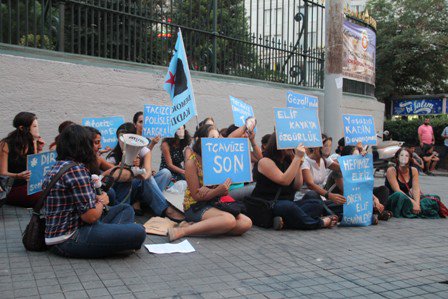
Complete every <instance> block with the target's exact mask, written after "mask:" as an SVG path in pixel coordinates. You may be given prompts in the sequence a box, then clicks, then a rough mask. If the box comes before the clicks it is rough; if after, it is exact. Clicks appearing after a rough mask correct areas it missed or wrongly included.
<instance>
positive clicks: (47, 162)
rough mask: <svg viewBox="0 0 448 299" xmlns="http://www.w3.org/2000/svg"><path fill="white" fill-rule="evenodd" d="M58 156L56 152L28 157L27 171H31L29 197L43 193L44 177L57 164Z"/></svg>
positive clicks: (28, 186)
mask: <svg viewBox="0 0 448 299" xmlns="http://www.w3.org/2000/svg"><path fill="white" fill-rule="evenodd" d="M56 156H57V154H56V151H51V152H44V153H40V154H35V155H28V156H26V169H27V170H29V171H31V176H30V179H29V181H28V185H27V194H28V195H31V194H34V193H37V192H40V191H42V183H43V182H44V177H45V175H46V174H47V172H49V171H50V170H51V168H52V167H53V165H54V164H55V163H56Z"/></svg>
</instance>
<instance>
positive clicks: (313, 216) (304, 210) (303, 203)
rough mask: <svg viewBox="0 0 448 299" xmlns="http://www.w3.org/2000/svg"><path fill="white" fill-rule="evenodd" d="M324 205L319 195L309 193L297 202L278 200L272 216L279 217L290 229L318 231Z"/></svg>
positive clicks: (320, 225)
mask: <svg viewBox="0 0 448 299" xmlns="http://www.w3.org/2000/svg"><path fill="white" fill-rule="evenodd" d="M323 208H324V203H323V201H322V199H321V198H320V196H319V194H317V193H316V192H314V191H309V192H307V193H306V194H305V196H304V197H303V198H302V199H301V200H299V201H291V200H281V199H280V200H278V201H277V202H276V203H275V205H274V207H273V208H272V212H273V214H274V216H280V217H282V218H283V221H284V222H285V227H286V228H290V229H303V230H307V229H318V228H321V227H322V223H323V221H322V220H321V219H320V216H321V215H322V212H323Z"/></svg>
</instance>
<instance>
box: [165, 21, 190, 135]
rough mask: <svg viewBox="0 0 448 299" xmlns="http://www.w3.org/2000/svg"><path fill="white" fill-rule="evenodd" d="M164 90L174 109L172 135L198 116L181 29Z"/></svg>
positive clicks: (172, 111)
mask: <svg viewBox="0 0 448 299" xmlns="http://www.w3.org/2000/svg"><path fill="white" fill-rule="evenodd" d="M163 89H165V91H166V92H168V93H169V95H170V98H171V101H172V102H173V107H172V109H171V133H172V134H173V135H174V133H175V132H176V130H177V129H179V128H180V127H181V126H183V125H185V124H186V123H187V122H188V121H189V120H190V119H191V118H192V117H193V116H195V115H197V112H196V102H195V99H194V93H193V85H192V83H191V76H190V69H189V68H188V60H187V55H186V52H185V47H184V41H183V39H182V33H181V31H180V29H179V32H178V33H177V41H176V45H175V47H174V55H173V57H172V58H171V61H170V65H169V67H168V73H167V74H166V76H165V83H164V85H163Z"/></svg>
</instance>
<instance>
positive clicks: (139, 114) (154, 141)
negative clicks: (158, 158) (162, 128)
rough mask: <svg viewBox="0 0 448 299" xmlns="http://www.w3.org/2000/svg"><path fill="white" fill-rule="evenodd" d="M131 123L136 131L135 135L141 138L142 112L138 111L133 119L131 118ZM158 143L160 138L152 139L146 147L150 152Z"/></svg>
mask: <svg viewBox="0 0 448 299" xmlns="http://www.w3.org/2000/svg"><path fill="white" fill-rule="evenodd" d="M132 122H133V123H134V126H135V128H136V129H137V132H136V134H137V135H140V136H143V111H138V112H136V113H135V114H134V117H133V118H132ZM159 141H160V136H157V137H154V138H153V139H151V140H150V143H149V145H148V148H149V149H150V150H153V149H154V146H156V144H157V143H159Z"/></svg>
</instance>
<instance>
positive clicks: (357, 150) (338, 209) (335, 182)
mask: <svg viewBox="0 0 448 299" xmlns="http://www.w3.org/2000/svg"><path fill="white" fill-rule="evenodd" d="M339 154H340V156H348V155H360V154H362V155H365V154H366V152H365V150H364V149H363V147H362V145H359V144H358V145H357V146H356V147H355V146H351V145H347V146H346V145H344V147H343V148H340V150H339ZM325 190H330V192H332V193H337V194H340V195H343V194H344V184H343V177H342V173H341V172H340V171H332V172H331V174H330V176H329V177H328V180H327V182H326V184H325ZM388 197H389V189H387V187H386V186H379V187H374V188H373V215H374V216H373V220H372V223H373V224H378V220H384V221H387V220H389V219H390V218H391V217H392V216H393V213H392V212H391V211H387V210H386V209H385V207H386V206H387V199H388ZM325 203H326V204H327V206H328V207H329V208H330V210H332V211H333V212H334V213H335V214H336V215H338V217H339V218H340V219H341V218H342V214H343V211H344V209H343V205H342V204H337V203H334V202H333V201H331V200H327V201H325ZM375 215H376V216H375Z"/></svg>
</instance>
